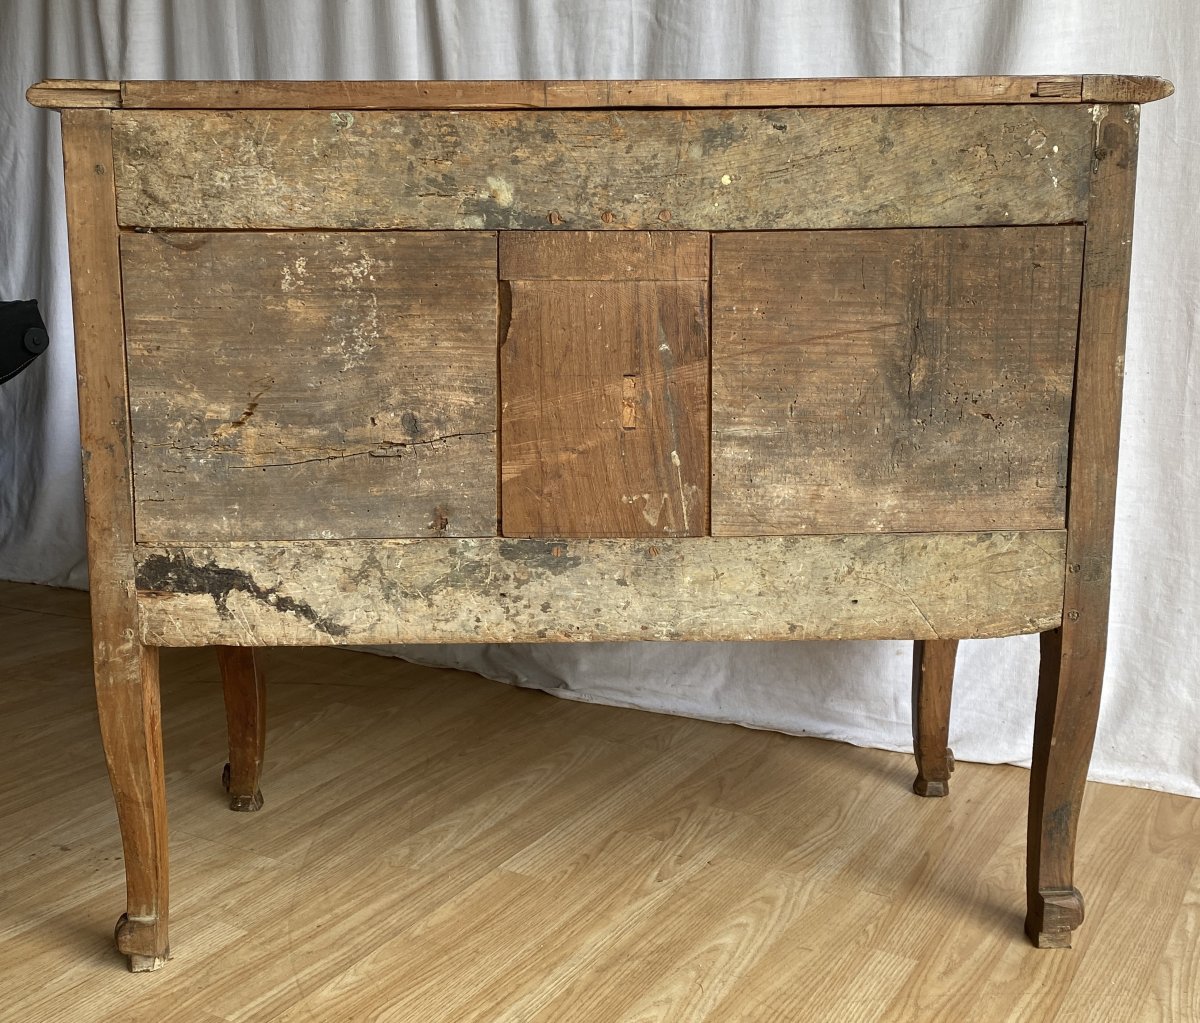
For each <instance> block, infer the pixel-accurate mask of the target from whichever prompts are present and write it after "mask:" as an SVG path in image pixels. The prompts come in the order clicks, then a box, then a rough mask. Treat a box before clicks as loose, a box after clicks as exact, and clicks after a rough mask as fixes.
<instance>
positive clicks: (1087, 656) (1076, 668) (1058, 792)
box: [1025, 623, 1104, 948]
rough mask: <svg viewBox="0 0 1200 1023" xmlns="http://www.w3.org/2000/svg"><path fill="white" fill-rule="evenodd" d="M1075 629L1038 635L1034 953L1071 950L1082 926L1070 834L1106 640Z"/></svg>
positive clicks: (1031, 882)
mask: <svg viewBox="0 0 1200 1023" xmlns="http://www.w3.org/2000/svg"><path fill="white" fill-rule="evenodd" d="M1083 631H1084V630H1082V629H1080V628H1079V627H1078V625H1075V624H1074V623H1073V627H1072V628H1071V635H1070V636H1067V637H1066V638H1065V639H1064V633H1063V630H1062V629H1055V630H1054V631H1053V632H1044V633H1042V661H1041V669H1040V671H1039V675H1038V695H1037V714H1036V717H1035V719H1034V732H1033V768H1032V771H1031V773H1030V777H1029V851H1028V875H1027V878H1026V883H1027V896H1028V915H1027V916H1026V918H1025V933H1026V934H1028V935H1029V938H1030V940H1031V941H1032V942H1033V943H1034V944H1035V945H1037V946H1038V948H1070V947H1071V931H1073V930H1074V929H1075V928H1076V927H1078V926H1079V925H1080V924H1081V923H1083V896H1082V895H1081V894H1080V892H1079V889H1077V888H1076V887H1075V884H1074V875H1075V835H1076V830H1077V828H1078V824H1079V808H1080V805H1081V804H1082V803H1083V788H1084V783H1085V782H1086V781H1087V771H1088V763H1089V762H1090V760H1091V752H1092V741H1093V738H1094V736H1095V731H1096V720H1097V717H1098V715H1099V712H1100V684H1101V676H1102V674H1103V671H1104V657H1103V651H1104V645H1103V636H1102V635H1101V636H1100V637H1098V638H1097V637H1088V636H1083V635H1081V633H1082V632H1083Z"/></svg>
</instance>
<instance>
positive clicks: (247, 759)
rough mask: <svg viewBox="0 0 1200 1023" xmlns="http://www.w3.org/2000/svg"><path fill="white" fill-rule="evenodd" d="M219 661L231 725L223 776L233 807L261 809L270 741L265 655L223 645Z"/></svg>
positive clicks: (249, 649) (226, 710)
mask: <svg viewBox="0 0 1200 1023" xmlns="http://www.w3.org/2000/svg"><path fill="white" fill-rule="evenodd" d="M217 660H218V662H219V664H220V665H221V688H222V689H223V690H224V693H225V720H226V723H227V725H228V728H229V763H227V764H226V765H225V773H224V776H223V778H222V781H223V782H224V785H225V788H226V790H227V791H228V792H229V808H230V809H231V810H239V811H243V812H252V811H255V810H260V809H262V805H263V797H262V765H263V753H264V750H265V747H266V743H267V684H266V678H265V677H264V675H263V670H262V656H261V655H260V654H258V653H256V652H255V651H254V650H253V649H252V648H250V647H236V646H219V647H217Z"/></svg>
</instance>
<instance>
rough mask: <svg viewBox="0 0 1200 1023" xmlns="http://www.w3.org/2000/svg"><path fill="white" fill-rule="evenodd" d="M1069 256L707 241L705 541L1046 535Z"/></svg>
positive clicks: (1031, 246) (963, 234) (1066, 245)
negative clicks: (1001, 532)
mask: <svg viewBox="0 0 1200 1023" xmlns="http://www.w3.org/2000/svg"><path fill="white" fill-rule="evenodd" d="M1082 243H1083V229H1082V228H1081V227H1074V226H1071V227H1050V228H1044V227H1043V228H999V229H953V230H937V231H870V232H860V231H842V232H783V233H749V234H741V233H734V234H728V235H718V236H716V237H715V238H714V242H713V456H712V457H713V490H712V526H713V533H714V535H754V534H764V533H769V534H786V533H796V532H800V533H829V532H845V531H856V530H861V531H873V530H878V531H883V532H887V531H907V530H914V531H936V530H962V529H967V530H971V529H997V528H1004V529H1007V528H1014V529H1016V528H1019V529H1043V528H1056V527H1060V526H1062V524H1063V517H1064V508H1065V502H1066V471H1065V470H1066V458H1067V428H1068V420H1069V417H1070V409H1071V386H1072V372H1073V363H1074V345H1075V333H1076V327H1077V324H1078V310H1079V275H1080V261H1081V253H1082Z"/></svg>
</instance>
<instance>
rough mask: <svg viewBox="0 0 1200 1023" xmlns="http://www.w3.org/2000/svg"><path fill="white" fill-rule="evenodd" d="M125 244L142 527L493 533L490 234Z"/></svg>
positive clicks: (305, 533)
mask: <svg viewBox="0 0 1200 1023" xmlns="http://www.w3.org/2000/svg"><path fill="white" fill-rule="evenodd" d="M121 253H122V261H123V270H124V287H125V317H126V324H127V330H128V345H129V388H130V398H131V402H132V406H133V408H132V415H133V437H134V475H135V494H136V498H137V531H138V538H139V539H140V540H193V541H194V540H198V539H199V540H209V541H212V540H218V541H220V540H239V539H294V538H302V537H359V536H366V537H383V536H393V537H395V536H494V535H495V533H496V477H495V464H496V453H495V431H496V239H495V236H494V235H491V234H486V233H483V232H479V233H473V234H462V233H459V234H421V235H396V234H389V235H381V234H336V235H328V234H315V233H311V232H303V233H280V234H274V233H271V234H268V233H260V232H255V233H239V232H232V233H230V232H225V233H219V234H170V235H157V234H155V235H150V234H127V235H125V237H124V238H122V240H121ZM249 296H253V298H252V299H251V300H247V299H248V297H249ZM184 380H186V381H187V382H188V384H187V386H186V387H182V386H180V381H184Z"/></svg>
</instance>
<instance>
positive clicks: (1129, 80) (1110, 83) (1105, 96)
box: [1080, 75, 1175, 103]
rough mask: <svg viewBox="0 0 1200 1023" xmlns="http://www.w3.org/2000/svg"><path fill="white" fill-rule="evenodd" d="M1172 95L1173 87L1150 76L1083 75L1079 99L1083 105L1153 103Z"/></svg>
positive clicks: (1162, 80) (1163, 80) (1162, 79)
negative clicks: (1093, 103)
mask: <svg viewBox="0 0 1200 1023" xmlns="http://www.w3.org/2000/svg"><path fill="white" fill-rule="evenodd" d="M1174 93H1175V86H1174V85H1172V84H1171V83H1170V82H1168V81H1167V80H1166V79H1165V78H1156V77H1154V76H1152V75H1084V76H1083V85H1082V88H1081V89H1080V98H1081V99H1082V100H1083V101H1084V102H1085V103H1092V102H1095V103H1153V102H1154V101H1155V100H1159V99H1166V98H1167V97H1168V96H1172V95H1174Z"/></svg>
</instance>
